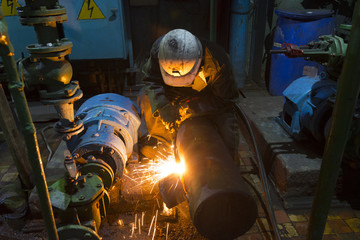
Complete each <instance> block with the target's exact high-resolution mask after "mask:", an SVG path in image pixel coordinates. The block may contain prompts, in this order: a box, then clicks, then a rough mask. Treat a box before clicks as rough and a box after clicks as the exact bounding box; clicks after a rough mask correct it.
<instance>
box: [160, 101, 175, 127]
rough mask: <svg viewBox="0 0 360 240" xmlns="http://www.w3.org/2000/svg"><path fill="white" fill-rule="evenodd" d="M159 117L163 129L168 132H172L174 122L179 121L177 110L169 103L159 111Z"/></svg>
mask: <svg viewBox="0 0 360 240" xmlns="http://www.w3.org/2000/svg"><path fill="white" fill-rule="evenodd" d="M159 115H160V119H161V122H162V123H163V124H164V126H165V128H166V129H167V130H169V131H170V132H174V131H175V125H176V120H178V119H179V108H178V107H177V106H174V105H172V104H171V103H168V104H166V105H165V106H163V107H162V108H161V109H159Z"/></svg>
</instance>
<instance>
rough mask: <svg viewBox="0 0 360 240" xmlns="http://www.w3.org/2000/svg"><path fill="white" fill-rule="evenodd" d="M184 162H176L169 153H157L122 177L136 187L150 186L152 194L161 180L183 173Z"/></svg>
mask: <svg viewBox="0 0 360 240" xmlns="http://www.w3.org/2000/svg"><path fill="white" fill-rule="evenodd" d="M185 169H186V167H185V163H184V161H182V160H181V161H180V162H179V163H177V162H176V160H175V156H174V154H173V152H172V151H171V152H170V153H169V155H166V156H165V155H163V154H161V153H159V156H156V157H155V159H154V160H150V161H149V162H146V163H142V164H139V165H136V167H135V168H134V169H132V170H130V171H128V172H126V171H125V174H124V176H125V177H127V178H129V179H130V180H131V181H133V182H135V183H136V186H140V185H141V186H146V185H148V186H149V185H150V187H151V191H150V193H151V192H152V190H153V188H154V186H155V185H156V184H157V183H158V182H159V181H160V180H161V179H163V178H165V177H167V176H168V175H170V174H172V173H177V174H179V175H182V174H184V172H185Z"/></svg>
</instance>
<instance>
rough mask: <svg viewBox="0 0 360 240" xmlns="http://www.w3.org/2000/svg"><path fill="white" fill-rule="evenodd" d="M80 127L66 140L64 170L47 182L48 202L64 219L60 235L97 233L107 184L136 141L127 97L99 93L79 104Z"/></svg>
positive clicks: (91, 236) (121, 167)
mask: <svg viewBox="0 0 360 240" xmlns="http://www.w3.org/2000/svg"><path fill="white" fill-rule="evenodd" d="M77 116H78V117H79V118H81V119H82V120H83V123H84V130H83V131H82V132H80V133H79V134H78V135H73V136H72V138H71V139H70V141H68V142H67V144H68V147H69V150H70V151H71V153H70V152H69V151H66V157H65V161H64V165H65V168H66V170H67V173H66V175H65V176H64V177H63V178H61V179H59V180H58V181H56V182H55V183H54V184H52V185H51V186H50V188H49V191H50V198H51V204H52V206H53V207H54V209H55V211H56V212H57V213H58V216H59V219H60V220H61V223H62V224H63V226H62V227H60V228H58V233H59V237H60V239H96V240H98V239H101V238H100V237H99V236H98V234H97V231H98V230H99V227H100V225H101V221H102V220H103V219H104V218H105V217H106V215H107V208H108V206H109V203H110V197H109V193H108V191H109V189H110V187H111V186H112V185H113V183H114V180H115V178H116V177H121V176H122V174H123V171H124V168H125V165H126V162H127V160H128V158H129V157H130V155H131V154H132V151H133V147H134V145H135V144H136V143H137V137H138V136H137V131H138V128H139V126H140V118H139V115H138V113H137V108H136V106H135V105H134V104H133V103H132V102H131V101H130V99H128V98H126V97H123V96H121V95H118V94H112V93H110V94H101V95H97V96H95V97H92V98H90V99H88V100H87V101H86V102H85V103H84V104H83V105H82V106H81V107H80V109H79V110H78V112H77Z"/></svg>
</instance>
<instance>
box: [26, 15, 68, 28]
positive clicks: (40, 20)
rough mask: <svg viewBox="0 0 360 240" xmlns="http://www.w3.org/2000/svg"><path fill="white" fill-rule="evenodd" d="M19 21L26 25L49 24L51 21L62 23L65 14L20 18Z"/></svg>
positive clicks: (65, 18)
mask: <svg viewBox="0 0 360 240" xmlns="http://www.w3.org/2000/svg"><path fill="white" fill-rule="evenodd" d="M19 21H20V23H21V24H22V25H26V26H32V25H37V24H49V23H52V22H58V23H62V22H65V21H67V15H59V16H51V17H34V18H20V19H19Z"/></svg>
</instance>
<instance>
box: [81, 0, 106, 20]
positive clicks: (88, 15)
mask: <svg viewBox="0 0 360 240" xmlns="http://www.w3.org/2000/svg"><path fill="white" fill-rule="evenodd" d="M101 18H105V16H104V14H103V13H102V12H101V10H100V8H99V7H98V6H97V5H96V3H95V2H94V0H84V3H83V5H82V7H81V10H80V13H79V17H78V20H85V19H101Z"/></svg>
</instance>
